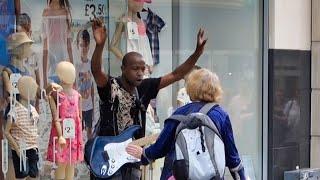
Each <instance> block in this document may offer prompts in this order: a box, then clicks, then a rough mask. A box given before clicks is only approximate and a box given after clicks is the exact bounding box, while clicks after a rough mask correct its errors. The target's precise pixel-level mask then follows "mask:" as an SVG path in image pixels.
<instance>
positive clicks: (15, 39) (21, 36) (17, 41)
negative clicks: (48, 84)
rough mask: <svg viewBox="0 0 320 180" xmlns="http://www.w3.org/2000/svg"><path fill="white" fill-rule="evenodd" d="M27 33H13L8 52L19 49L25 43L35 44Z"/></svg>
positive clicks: (9, 39) (10, 37)
mask: <svg viewBox="0 0 320 180" xmlns="http://www.w3.org/2000/svg"><path fill="white" fill-rule="evenodd" d="M33 42H34V41H32V40H31V39H30V38H29V36H28V35H27V34H26V33H25V32H17V33H13V34H11V35H10V36H9V37H8V50H12V49H15V48H17V47H18V46H20V45H22V44H24V43H33Z"/></svg>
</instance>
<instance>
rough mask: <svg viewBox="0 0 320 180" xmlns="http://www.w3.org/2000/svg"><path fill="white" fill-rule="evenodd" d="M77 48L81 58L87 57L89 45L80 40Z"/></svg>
mask: <svg viewBox="0 0 320 180" xmlns="http://www.w3.org/2000/svg"><path fill="white" fill-rule="evenodd" d="M79 48H80V53H81V57H88V52H89V43H88V42H86V41H84V40H83V39H82V38H80V41H79Z"/></svg>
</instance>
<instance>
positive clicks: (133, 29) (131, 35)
mask: <svg viewBox="0 0 320 180" xmlns="http://www.w3.org/2000/svg"><path fill="white" fill-rule="evenodd" d="M127 31H128V39H139V31H138V25H137V23H135V22H127Z"/></svg>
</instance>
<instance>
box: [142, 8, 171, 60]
mask: <svg viewBox="0 0 320 180" xmlns="http://www.w3.org/2000/svg"><path fill="white" fill-rule="evenodd" d="M143 15H145V16H143ZM139 16H140V18H141V19H143V20H144V22H145V24H146V26H147V35H148V38H149V44H150V48H151V53H152V57H153V64H154V65H157V64H159V63H160V45H159V33H160V32H161V30H162V28H164V26H165V25H166V23H165V22H164V21H163V19H162V18H161V17H160V16H158V15H157V14H156V13H154V12H153V11H151V9H150V8H148V9H144V8H143V9H142V12H139Z"/></svg>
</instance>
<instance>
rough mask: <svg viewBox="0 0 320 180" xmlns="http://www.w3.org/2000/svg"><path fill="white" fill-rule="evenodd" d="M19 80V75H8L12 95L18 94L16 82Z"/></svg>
mask: <svg viewBox="0 0 320 180" xmlns="http://www.w3.org/2000/svg"><path fill="white" fill-rule="evenodd" d="M20 78H21V74H20V73H12V74H11V75H10V82H11V85H12V91H13V94H19V90H18V81H19V79H20Z"/></svg>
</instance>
